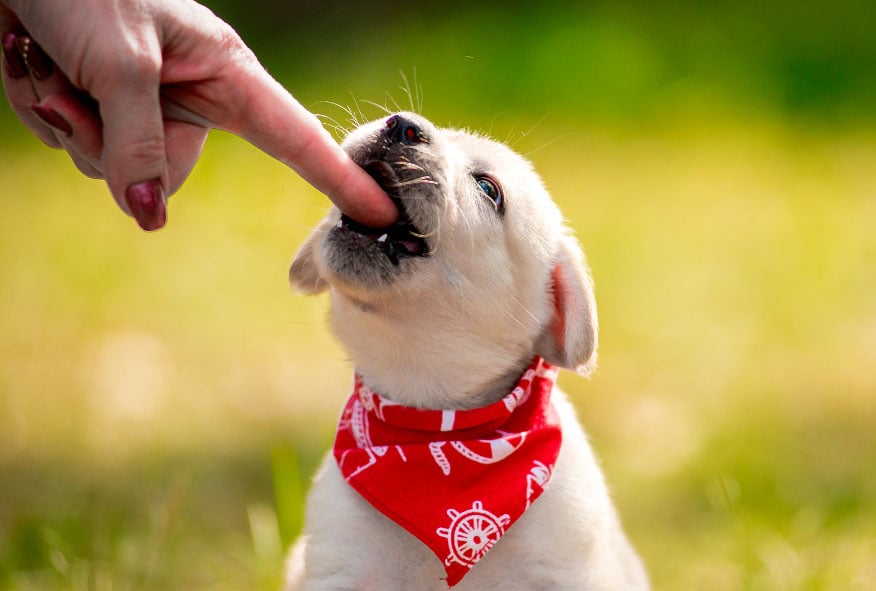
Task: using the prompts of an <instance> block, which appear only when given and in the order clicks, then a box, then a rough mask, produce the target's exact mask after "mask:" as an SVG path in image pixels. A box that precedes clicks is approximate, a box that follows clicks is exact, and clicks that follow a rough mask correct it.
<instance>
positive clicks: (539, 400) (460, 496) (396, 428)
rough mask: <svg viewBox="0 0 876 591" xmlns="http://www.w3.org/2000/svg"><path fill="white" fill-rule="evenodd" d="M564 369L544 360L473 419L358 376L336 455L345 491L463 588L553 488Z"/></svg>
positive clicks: (537, 361) (472, 414)
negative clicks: (376, 387)
mask: <svg viewBox="0 0 876 591" xmlns="http://www.w3.org/2000/svg"><path fill="white" fill-rule="evenodd" d="M556 376H557V369H556V368H555V367H553V366H552V365H550V364H548V363H547V362H545V361H544V360H543V359H541V358H540V357H536V358H535V360H534V361H533V362H532V365H530V366H529V369H527V370H526V373H524V374H523V377H522V378H520V381H519V382H518V384H517V387H515V388H514V390H513V391H512V392H511V393H510V394H508V395H507V396H505V398H503V399H502V400H500V401H499V402H496V403H495V404H491V405H489V406H485V407H483V408H476V409H473V410H455V411H454V410H420V409H416V408H409V407H406V406H401V405H399V404H396V403H394V402H392V401H390V400H387V399H386V398H383V397H382V396H380V395H379V394H376V393H375V392H372V391H371V390H370V389H368V387H366V386H365V385H364V384H363V383H362V378H361V377H360V376H358V375H357V376H356V386H355V391H354V392H353V395H352V396H351V397H350V400H349V401H348V402H347V406H346V407H345V408H344V413H343V415H342V416H341V420H340V423H339V425H338V433H337V437H336V439H335V446H334V455H335V460H336V461H337V463H338V466H339V467H340V469H341V474H343V476H344V478H346V480H347V482H349V483H350V485H351V486H352V487H353V488H354V489H356V491H358V492H359V494H360V495H362V496H363V497H364V498H365V499H366V500H367V501H368V502H369V503H371V504H372V505H373V506H374V507H375V508H376V509H377V510H379V511H380V512H381V513H383V514H384V515H386V516H387V517H389V518H390V519H392V520H393V521H395V522H396V523H398V524H399V525H401V526H402V527H404V528H405V529H406V530H408V531H409V532H410V533H412V534H413V535H414V536H416V537H417V538H419V539H420V540H421V541H422V542H423V543H424V544H426V545H427V546H428V547H429V548H430V549H431V550H432V551H433V552H434V553H435V555H436V556H438V558H439V559H440V560H441V561H442V562H443V563H444V567H445V570H446V571H447V585H448V586H449V587H452V586H454V585H456V584H457V583H459V581H460V580H462V577H464V576H465V575H466V574H467V573H468V571H469V570H470V569H471V568H472V567H473V566H474V565H475V563H476V562H477V561H478V560H480V559H481V558H483V557H484V554H486V553H487V551H488V550H489V549H490V548H492V547H493V545H494V544H495V543H496V542H497V541H498V540H499V538H500V537H502V535H503V534H504V533H505V532H506V531H508V528H509V527H511V525H512V524H513V523H514V522H515V521H517V519H519V518H520V516H521V515H523V512H524V511H525V510H526V509H527V508H528V507H529V506H530V504H531V503H532V502H533V501H534V500H535V499H536V498H538V496H539V495H540V494H541V493H542V492H543V491H544V489H545V488H546V487H547V485H548V482H549V481H550V478H551V475H552V473H553V468H554V463H555V462H556V460H557V455H558V454H559V453H560V443H561V439H562V436H561V433H560V422H559V418H558V417H557V413H556V411H555V410H554V407H553V405H552V404H551V403H550V393H551V390H552V389H553V385H554V381H555V380H556Z"/></svg>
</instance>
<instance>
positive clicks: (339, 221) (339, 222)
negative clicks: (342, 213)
mask: <svg viewBox="0 0 876 591" xmlns="http://www.w3.org/2000/svg"><path fill="white" fill-rule="evenodd" d="M336 227H337V228H343V227H344V220H338V225H337V226H336Z"/></svg>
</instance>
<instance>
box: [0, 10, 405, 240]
mask: <svg viewBox="0 0 876 591" xmlns="http://www.w3.org/2000/svg"><path fill="white" fill-rule="evenodd" d="M0 37H2V42H3V43H2V45H3V60H2V61H3V63H2V67H0V70H2V75H3V87H4V90H5V92H6V97H7V99H8V100H9V104H10V105H11V107H12V109H13V111H14V112H15V114H16V115H17V116H18V118H19V119H21V121H22V123H24V125H25V126H27V127H28V129H30V130H31V131H32V132H33V133H34V134H35V135H36V136H37V137H39V138H40V139H41V140H42V141H43V142H44V143H46V144H47V145H49V146H51V147H54V148H61V149H64V150H66V151H67V153H68V154H69V155H70V157H71V159H72V160H73V162H74V163H75V165H76V167H77V168H78V169H79V170H80V171H81V172H82V173H84V174H85V175H87V176H89V177H93V178H101V179H105V180H106V183H107V185H108V187H109V189H110V192H111V193H112V195H113V197H114V199H115V200H116V202H117V203H118V205H119V206H120V207H121V208H122V210H123V211H125V212H126V213H128V214H129V215H132V216H133V217H134V218H135V219H136V220H137V222H138V223H139V225H140V227H142V228H143V229H145V230H156V229H158V228H160V227H162V226H163V225H164V224H165V222H166V216H167V213H166V201H167V197H168V196H169V195H172V194H173V193H174V192H176V191H177V189H179V187H180V186H181V185H182V183H183V181H184V180H185V179H186V178H187V177H188V175H189V173H190V172H191V170H192V168H193V167H194V165H195V162H196V161H197V160H198V157H199V156H200V153H201V149H202V148H203V145H204V141H205V140H206V137H207V133H208V132H209V130H210V129H212V128H216V129H222V130H225V131H229V132H231V133H233V134H236V135H238V136H240V137H242V138H243V139H245V140H247V141H249V142H250V143H252V144H253V145H255V146H256V147H258V148H260V149H261V150H263V151H265V152H266V153H268V154H269V155H271V156H273V157H274V158H277V159H278V160H280V161H282V162H284V163H285V164H287V165H288V166H290V167H291V168H292V169H293V170H295V171H296V172H297V173H298V174H299V175H301V177H303V178H304V179H305V180H306V181H307V182H309V183H310V184H312V185H313V186H314V187H316V188H317V189H318V190H320V191H321V192H323V193H325V194H326V195H327V196H328V197H329V198H330V199H331V200H332V201H333V202H334V203H335V205H337V206H338V208H340V209H341V210H342V211H344V212H345V213H347V214H348V215H349V216H350V217H352V218H354V219H356V220H358V221H360V222H362V223H364V224H366V225H369V226H373V227H382V226H387V225H389V224H391V223H392V222H393V221H394V220H395V218H396V217H397V216H398V211H397V209H396V207H395V205H393V203H392V202H391V201H390V200H389V198H388V197H387V196H386V194H385V193H384V192H383V191H382V190H381V189H380V187H378V185H377V184H376V183H375V182H374V181H373V180H372V179H371V177H369V176H368V175H367V174H366V173H365V172H363V171H362V169H361V168H359V167H358V166H357V165H356V164H355V163H353V162H352V160H350V158H349V157H348V156H347V155H346V153H344V152H343V151H342V150H341V149H340V148H339V147H338V145H337V143H336V142H335V141H334V140H333V139H332V137H331V136H330V135H329V134H328V132H326V131H325V129H324V128H323V127H322V125H321V124H320V122H319V120H318V119H317V117H316V116H315V115H313V114H312V113H310V112H309V111H307V110H306V109H305V108H304V107H302V106H301V104H300V103H298V101H297V100H296V99H295V98H294V97H292V95H290V94H289V93H288V92H287V91H286V90H285V89H284V88H283V87H282V86H281V85H280V84H279V83H278V82H276V81H275V80H274V79H273V78H272V77H271V76H270V74H268V72H267V71H266V70H265V69H264V68H263V67H262V66H261V64H259V62H258V60H257V59H256V57H255V55H254V54H253V53H252V51H250V49H249V48H248V47H246V45H244V43H243V41H242V40H241V39H240V37H239V36H238V35H237V33H235V31H234V30H233V29H232V28H231V27H230V26H229V25H228V24H226V23H225V22H223V21H222V20H221V19H219V18H218V17H216V16H215V15H214V14H213V13H212V12H210V11H209V10H208V9H206V8H205V7H203V6H201V5H200V4H197V3H196V2H193V1H192V0H77V2H76V3H75V5H71V3H69V2H59V1H58V0H0Z"/></svg>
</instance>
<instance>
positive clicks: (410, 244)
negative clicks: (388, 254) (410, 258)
mask: <svg viewBox="0 0 876 591" xmlns="http://www.w3.org/2000/svg"><path fill="white" fill-rule="evenodd" d="M398 243H399V244H400V245H401V246H402V247H404V249H405V250H406V251H408V252H409V253H411V254H420V250H421V247H422V244H420V243H419V242H416V241H414V240H398Z"/></svg>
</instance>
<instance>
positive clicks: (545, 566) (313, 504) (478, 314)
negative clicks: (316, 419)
mask: <svg viewBox="0 0 876 591" xmlns="http://www.w3.org/2000/svg"><path fill="white" fill-rule="evenodd" d="M343 148H344V149H345V150H346V151H347V153H348V154H349V155H350V156H351V157H352V158H353V159H354V160H355V161H356V162H357V163H358V164H359V165H361V166H362V167H363V168H364V169H365V170H367V171H368V172H369V173H370V174H371V175H372V176H373V177H374V178H375V179H376V180H377V181H378V183H380V184H381V186H382V187H383V188H384V189H385V190H386V191H387V193H388V194H389V195H390V196H391V197H392V199H393V200H394V201H395V202H396V204H397V205H398V206H399V209H400V211H401V218H400V221H399V222H398V223H397V224H396V225H394V226H393V227H391V228H382V229H375V228H368V227H365V226H362V225H360V224H358V223H356V222H355V221H353V220H351V219H349V218H347V217H346V216H344V215H342V214H341V213H340V212H339V211H338V210H337V209H332V210H331V211H330V212H329V213H328V215H327V216H326V218H325V219H324V220H323V221H322V222H321V223H320V224H319V225H318V227H317V228H316V229H315V231H314V232H313V234H312V235H311V236H310V237H309V238H308V239H307V241H306V242H305V244H304V245H303V246H302V247H301V249H300V251H299V252H298V254H297V255H296V257H295V259H294V261H293V263H292V267H291V270H290V279H291V282H292V284H293V285H294V286H295V287H296V288H297V289H298V290H300V291H302V292H304V293H308V294H316V293H320V292H323V291H328V292H329V297H330V298H331V325H332V328H333V331H334V333H335V335H336V336H337V338H338V339H339V340H340V341H341V343H342V344H343V345H344V347H345V348H346V350H347V351H348V353H349V355H350V357H351V358H352V360H353V361H354V363H355V367H356V379H355V386H354V392H353V395H352V396H351V397H350V399H349V402H348V403H347V405H346V407H345V409H344V411H343V414H342V417H341V420H340V423H339V426H338V432H337V438H336V441H335V445H334V449H333V452H332V453H330V454H329V455H328V457H327V458H326V460H325V462H324V463H323V465H322V467H321V468H320V470H319V472H318V474H317V476H316V478H315V481H314V483H313V487H312V490H311V492H310V495H309V497H308V501H307V509H306V522H305V528H304V529H305V531H304V534H303V536H302V538H301V539H300V540H299V541H298V543H297V544H296V546H295V547H294V548H293V551H292V553H291V554H290V558H289V564H288V567H287V569H288V570H287V587H286V588H287V590H288V591H292V590H299V589H300V590H304V591H328V590H335V591H340V590H349V591H353V590H356V591H364V590H379V591H432V590H436V591H437V590H440V589H447V588H448V587H453V588H454V589H458V590H459V591H468V590H477V591H486V590H497V591H498V590H501V591H515V590H520V591H523V590H525V591H532V590H541V589H544V590H553V591H560V590H568V591H573V590H574V591H584V590H597V589H599V590H621V589H624V590H626V589H636V590H639V589H647V588H648V582H647V578H646V575H645V573H644V570H643V568H642V566H641V563H640V561H639V559H638V557H637V556H636V554H635V552H634V551H633V549H632V547H631V546H630V544H629V543H628V541H627V539H626V537H625V535H624V533H623V531H622V529H621V526H620V523H619V521H618V518H617V516H616V513H615V510H614V507H613V506H612V503H611V500H610V498H609V495H608V492H607V489H606V485H605V483H604V480H603V476H602V474H601V472H600V470H599V467H598V465H597V462H596V460H595V459H594V456H593V453H592V451H591V449H590V447H589V445H588V443H587V440H586V437H585V435H584V432H583V430H582V428H581V426H580V425H579V423H578V421H577V419H576V416H575V411H574V409H573V408H572V406H571V405H570V403H569V401H568V400H567V398H566V396H565V395H564V394H563V393H562V392H561V391H560V390H559V389H558V388H556V387H555V386H554V385H553V383H554V380H555V378H556V373H557V370H558V367H563V368H567V369H571V370H574V371H576V372H578V373H581V374H587V373H588V372H589V371H590V370H591V369H592V368H593V365H594V363H595V357H596V344H597V322H596V307H595V302H594V297H593V286H592V281H591V278H590V274H589V271H588V269H587V267H586V265H585V261H584V257H583V255H582V253H581V250H580V248H579V247H578V245H577V243H576V242H575V240H574V239H573V238H572V237H571V236H570V235H569V232H568V231H567V229H566V228H565V227H564V224H563V220H562V216H561V214H560V212H559V210H558V209H557V207H556V206H555V204H554V203H553V201H552V200H551V198H550V196H549V195H548V193H547V191H546V190H545V188H544V186H543V185H542V182H541V180H540V179H539V177H538V176H537V174H536V173H535V171H534V170H533V169H532V167H531V165H530V164H529V162H527V161H526V160H525V159H524V158H522V157H520V156H519V155H517V154H516V153H514V152H513V151H512V150H510V149H509V148H508V147H506V146H504V145H502V144H499V143H496V142H494V141H491V140H489V139H486V138H484V137H481V136H478V135H475V134H472V133H468V132H465V131H457V130H450V129H439V128H437V127H435V126H434V125H433V124H432V123H430V122H429V121H427V120H426V119H424V118H423V117H421V116H419V115H416V114H413V113H399V114H395V115H392V116H390V117H388V118H386V119H382V120H379V121H374V122H372V123H369V124H366V125H363V126H361V127H360V128H358V129H356V130H355V131H353V132H352V133H351V134H350V135H349V136H348V137H347V138H346V139H345V141H344V142H343Z"/></svg>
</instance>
